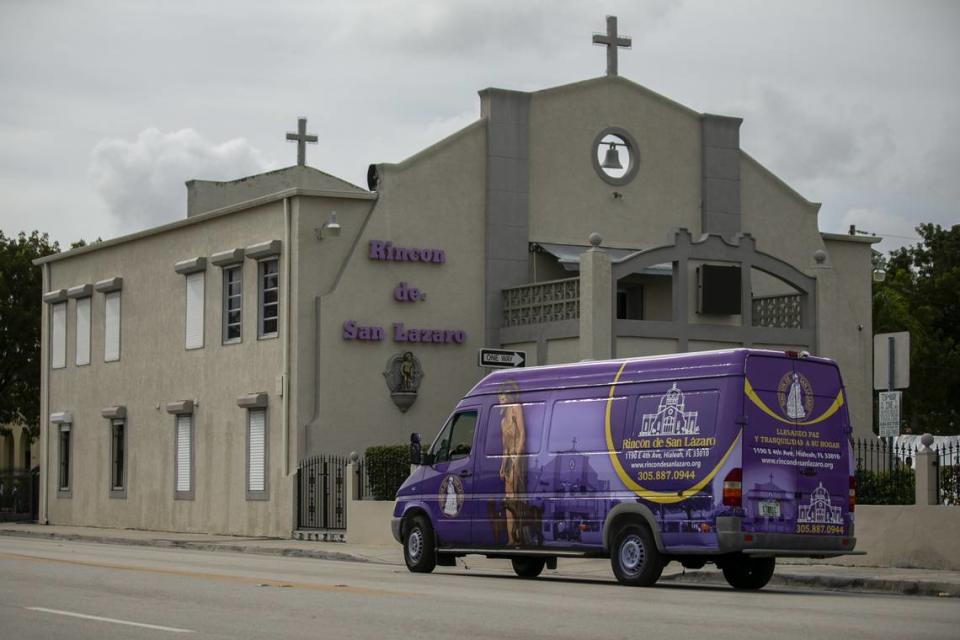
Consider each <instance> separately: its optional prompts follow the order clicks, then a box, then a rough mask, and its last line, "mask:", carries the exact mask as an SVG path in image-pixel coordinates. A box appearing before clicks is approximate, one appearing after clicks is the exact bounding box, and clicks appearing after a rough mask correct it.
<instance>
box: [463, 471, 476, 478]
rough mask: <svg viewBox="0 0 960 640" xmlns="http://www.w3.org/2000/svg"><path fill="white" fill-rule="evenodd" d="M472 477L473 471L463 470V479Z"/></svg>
mask: <svg viewBox="0 0 960 640" xmlns="http://www.w3.org/2000/svg"><path fill="white" fill-rule="evenodd" d="M472 475H473V471H470V469H463V470H461V471H460V477H461V478H466V477H467V476H472Z"/></svg>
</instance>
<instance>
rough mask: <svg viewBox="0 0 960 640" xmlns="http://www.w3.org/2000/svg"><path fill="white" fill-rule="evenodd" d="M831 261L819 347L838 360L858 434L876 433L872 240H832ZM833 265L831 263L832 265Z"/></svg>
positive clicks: (823, 272)
mask: <svg viewBox="0 0 960 640" xmlns="http://www.w3.org/2000/svg"><path fill="white" fill-rule="evenodd" d="M826 247H827V252H828V255H829V261H828V263H827V266H826V267H824V268H822V269H818V271H819V272H820V275H818V279H822V280H824V281H826V283H827V286H825V287H824V292H823V295H822V296H821V299H820V301H819V307H820V309H819V315H820V325H821V329H822V330H821V331H820V332H819V336H818V339H819V342H820V345H819V353H818V354H817V355H823V356H827V357H829V358H833V359H834V360H836V361H837V364H838V365H839V366H840V373H841V374H842V375H843V383H844V385H845V387H846V390H847V400H848V402H849V404H848V407H847V410H848V411H849V413H850V420H851V422H852V423H853V429H854V434H853V435H854V437H857V438H860V437H870V436H871V435H872V433H873V311H872V308H873V307H872V305H873V300H872V281H871V278H872V263H871V251H872V250H871V245H870V244H867V243H864V242H850V241H843V240H839V241H838V240H828V241H827V243H826ZM831 267H832V268H831Z"/></svg>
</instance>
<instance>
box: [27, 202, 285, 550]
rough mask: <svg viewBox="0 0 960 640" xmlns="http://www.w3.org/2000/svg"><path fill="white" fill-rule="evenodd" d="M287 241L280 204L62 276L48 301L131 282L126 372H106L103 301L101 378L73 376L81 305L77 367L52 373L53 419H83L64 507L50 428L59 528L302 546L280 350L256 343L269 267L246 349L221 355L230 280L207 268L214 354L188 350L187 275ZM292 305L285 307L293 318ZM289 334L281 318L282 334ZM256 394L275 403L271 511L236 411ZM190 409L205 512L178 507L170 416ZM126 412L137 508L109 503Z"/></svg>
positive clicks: (248, 312) (104, 255) (247, 318)
mask: <svg viewBox="0 0 960 640" xmlns="http://www.w3.org/2000/svg"><path fill="white" fill-rule="evenodd" d="M283 236H284V223H283V215H282V208H281V205H280V203H273V204H271V205H266V206H262V207H258V208H255V209H251V210H247V211H243V212H239V213H235V214H231V215H227V216H223V217H218V218H215V219H212V220H205V221H203V222H201V223H199V224H194V225H189V226H187V227H182V228H180V229H177V230H172V231H168V232H164V233H160V234H157V235H151V236H148V237H145V238H141V239H137V240H133V241H130V242H127V243H123V244H120V245H116V246H110V247H106V248H103V249H101V250H97V251H92V252H88V253H83V254H81V255H77V256H75V257H71V258H67V259H65V260H62V261H57V262H53V263H52V264H51V265H50V283H49V285H48V288H49V289H59V288H68V287H72V286H76V285H80V284H85V283H94V282H97V281H99V280H103V279H106V278H111V277H114V276H119V277H122V278H123V290H122V293H121V314H120V317H121V331H120V334H121V349H120V351H121V357H120V360H119V361H118V362H104V357H103V356H104V343H103V340H104V333H103V332H104V295H103V294H101V293H94V295H93V300H92V305H91V308H92V322H91V327H92V331H91V364H89V365H87V366H81V367H77V366H75V365H74V356H75V323H76V302H75V301H73V300H71V301H70V302H69V303H68V304H69V307H68V314H67V319H68V322H67V367H66V368H64V369H56V370H50V384H49V390H50V402H49V408H48V412H50V413H53V412H59V411H70V412H72V414H73V417H74V423H73V426H72V443H73V462H72V483H71V484H72V487H71V489H72V497H70V498H58V497H57V491H56V486H57V462H58V451H57V449H58V446H57V438H56V437H52V438H49V437H48V436H51V435H52V436H55V435H56V429H57V427H56V425H51V424H45V426H44V429H43V436H44V441H43V443H42V445H41V446H43V447H46V448H47V455H48V459H47V460H48V463H47V467H46V469H45V473H44V476H43V480H44V491H46V492H47V506H48V509H47V516H48V519H49V521H50V522H51V523H54V524H76V525H97V526H107V527H130V528H148V529H158V530H176V531H207V532H213V533H216V532H223V533H234V534H244V535H289V532H290V530H291V529H292V526H291V525H292V507H291V505H292V502H293V497H292V495H293V494H292V480H291V479H290V478H285V477H283V475H282V464H281V462H282V447H281V444H280V443H281V436H282V430H281V425H282V419H281V418H282V416H281V399H280V396H279V395H278V393H277V378H278V376H279V375H280V373H281V361H282V354H281V339H280V338H275V339H268V340H258V339H257V330H256V326H257V265H256V262H255V261H253V260H249V259H246V260H244V262H243V278H244V280H243V283H244V284H243V341H242V343H240V344H231V345H222V344H221V319H222V316H221V295H222V284H221V283H222V274H221V271H220V269H219V268H218V267H215V266H212V265H208V267H207V270H206V279H205V289H204V291H205V296H204V305H205V309H204V311H205V312H204V347H203V348H202V349H195V350H189V351H188V350H186V349H185V348H184V332H185V328H184V325H185V304H186V303H185V298H186V294H185V291H186V285H185V278H184V276H183V275H180V274H178V273H176V272H175V271H174V264H175V263H176V262H178V261H180V260H185V259H188V258H192V257H196V256H207V257H209V256H210V255H211V254H213V253H216V252H220V251H224V250H227V249H233V248H236V247H245V246H248V245H251V244H255V243H258V242H263V241H268V240H273V239H282V238H283ZM284 250H286V248H284ZM283 289H284V284H283V283H282V282H281V292H282V291H283ZM282 303H283V294H282V293H281V310H282V309H283V304H282ZM282 313H283V312H282V311H281V314H282ZM48 315H49V314H48ZM282 326H283V323H282V315H281V331H282ZM46 339H47V340H49V334H48V335H47V338H46ZM46 353H47V354H49V349H47V350H46ZM256 391H265V392H267V393H268V395H269V408H268V417H267V419H268V424H269V435H268V439H269V442H268V446H269V469H268V474H269V477H268V491H269V500H266V501H248V500H247V499H246V411H245V410H244V409H241V408H239V407H238V406H237V404H236V401H237V397H238V396H240V395H243V394H245V393H249V392H256ZM184 399H191V400H194V401H195V402H196V403H197V408H196V411H195V414H194V432H195V440H194V443H195V475H194V477H195V499H193V500H174V417H173V416H172V415H170V414H168V413H166V411H165V410H164V407H165V404H166V403H167V402H172V401H177V400H184ZM114 405H125V406H126V408H127V434H128V435H127V449H128V457H127V492H126V495H127V497H126V498H122V499H117V498H110V491H109V489H110V487H109V472H110V455H111V446H110V427H109V421H108V420H106V419H104V418H103V417H101V413H100V412H101V409H102V408H103V407H108V406H114Z"/></svg>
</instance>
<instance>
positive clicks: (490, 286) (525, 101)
mask: <svg viewBox="0 0 960 640" xmlns="http://www.w3.org/2000/svg"><path fill="white" fill-rule="evenodd" d="M480 113H481V116H482V117H484V118H486V120H487V192H486V200H487V204H486V243H485V246H486V253H485V255H486V268H485V274H484V275H485V286H484V308H485V312H484V317H485V322H484V328H485V330H484V342H485V344H486V345H488V346H497V345H499V344H500V324H501V321H502V305H503V303H502V299H501V291H502V290H503V288H504V287H512V286H515V285H518V284H523V283H525V282H526V281H527V257H528V253H527V243H528V239H529V235H530V234H529V229H530V221H529V191H530V174H529V167H528V162H529V150H528V147H529V138H530V133H529V129H530V119H529V118H530V94H528V93H523V92H520V91H507V90H504V89H484V90H483V91H481V92H480Z"/></svg>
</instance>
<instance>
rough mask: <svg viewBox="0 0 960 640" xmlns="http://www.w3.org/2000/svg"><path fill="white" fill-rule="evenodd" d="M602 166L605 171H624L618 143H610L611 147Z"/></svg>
mask: <svg viewBox="0 0 960 640" xmlns="http://www.w3.org/2000/svg"><path fill="white" fill-rule="evenodd" d="M600 166H601V167H603V168H604V169H623V165H622V164H620V152H619V151H617V143H615V142H611V143H610V147H609V148H608V149H607V155H606V157H605V158H604V159H603V164H601V165H600Z"/></svg>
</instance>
